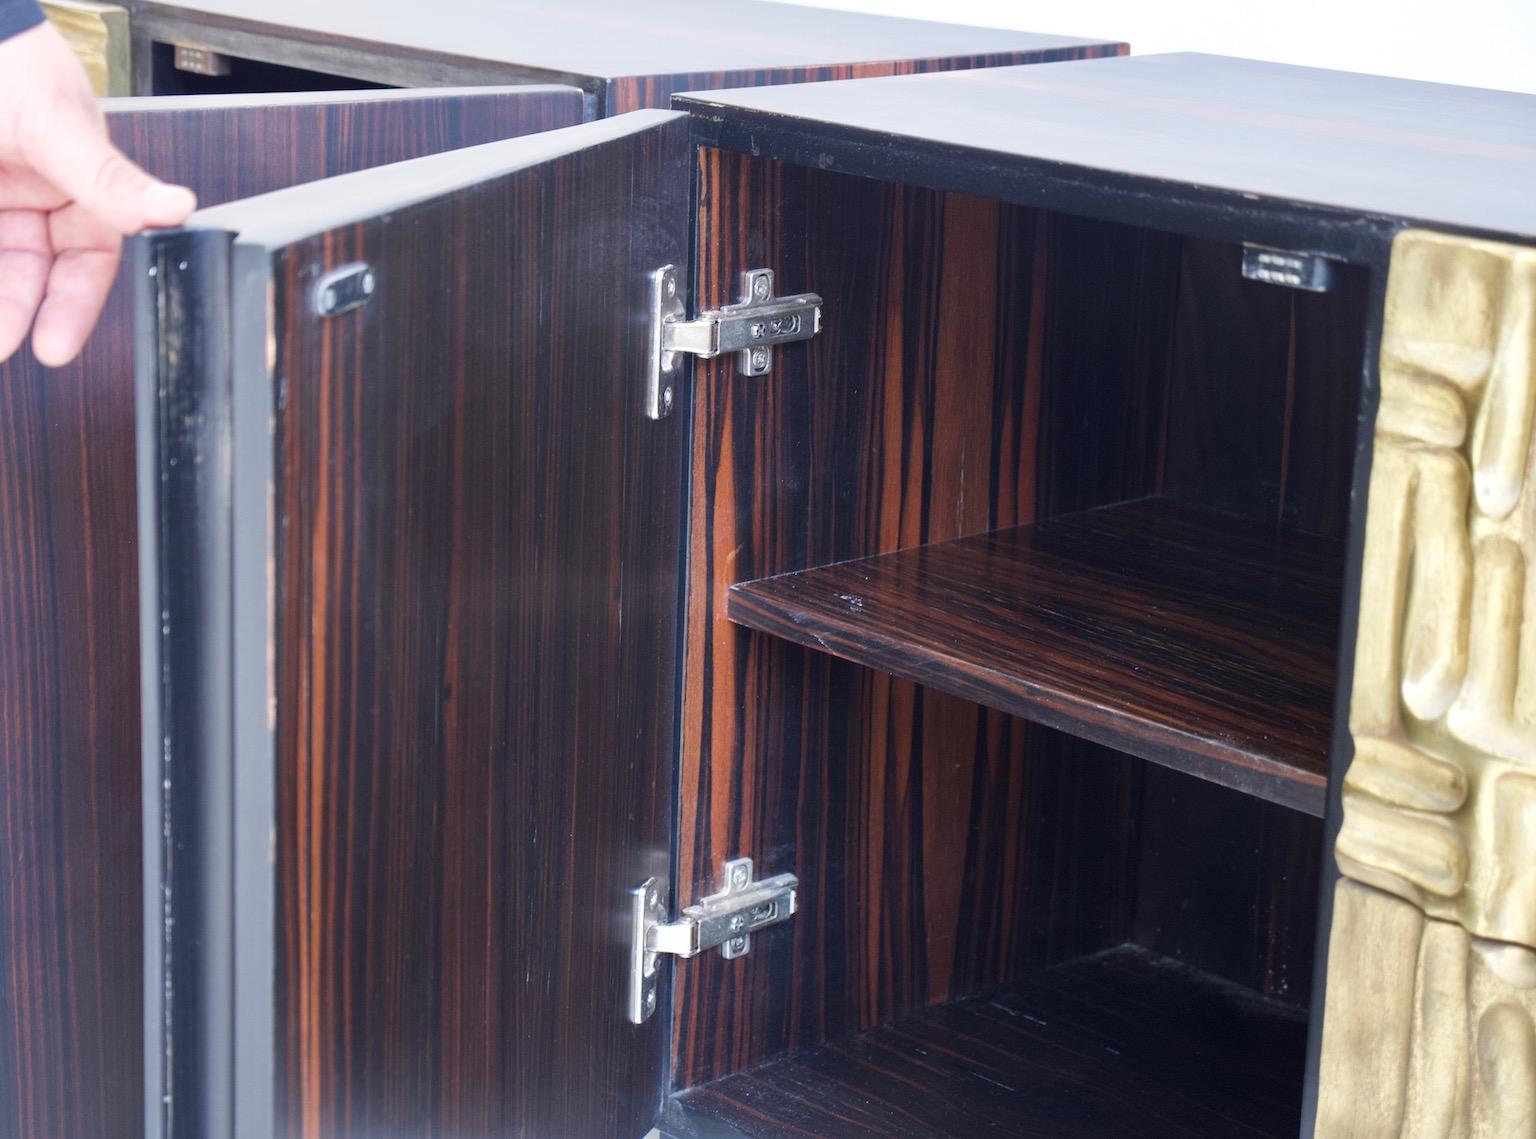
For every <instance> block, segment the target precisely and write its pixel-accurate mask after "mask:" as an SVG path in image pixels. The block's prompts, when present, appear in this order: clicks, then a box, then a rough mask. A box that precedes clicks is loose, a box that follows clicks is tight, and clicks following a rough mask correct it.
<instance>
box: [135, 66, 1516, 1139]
mask: <svg viewBox="0 0 1536 1139" xmlns="http://www.w3.org/2000/svg"><path fill="white" fill-rule="evenodd" d="M675 106H676V108H677V109H676V110H674V111H673V112H663V111H645V112H637V113H635V114H631V115H624V116H619V117H616V118H612V119H609V120H606V121H604V122H601V123H589V124H586V125H583V126H579V127H574V128H570V129H567V130H561V131H554V132H547V133H543V134H540V135H536V136H530V137H527V138H523V139H516V140H512V141H508V142H504V143H495V144H492V145H489V146H484V147H478V148H473V149H468V150H461V151H457V152H454V153H450V154H443V155H437V156H432V157H426V158H422V159H418V160H415V161H413V162H408V163H401V164H396V165H394V166H391V167H388V168H381V169H376V170H372V171H363V172H360V173H357V174H352V175H345V176H342V177H339V178H334V179H329V180H326V181H323V182H316V183H312V184H310V185H307V186H301V187H296V188H293V189H290V190H284V191H279V192H276V193H274V194H270V195H266V196H262V197H256V198H249V199H245V200H242V201H238V202H232V203H230V204H228V205H225V206H220V207H216V208H214V209H211V210H207V211H204V212H202V213H200V214H199V215H197V216H196V217H195V218H194V219H193V222H192V223H191V224H190V225H189V226H188V227H187V228H186V229H184V230H181V231H177V232H172V233H165V234H159V235H154V236H151V237H149V238H146V239H143V240H142V242H141V244H140V246H139V248H138V251H137V257H138V260H137V261H136V264H135V267H134V270H133V272H134V274H135V276H136V278H137V287H138V297H139V300H138V314H139V322H140V323H139V339H138V345H139V353H140V355H139V365H138V392H139V395H138V398H139V412H140V418H139V424H140V432H141V434H140V449H139V456H140V488H141V499H140V509H141V515H140V517H141V523H142V525H143V527H144V530H143V534H144V538H145V542H144V550H145V561H144V567H145V573H144V578H143V581H144V584H143V589H144V591H145V592H144V599H143V602H142V605H141V609H142V612H143V613H144V614H145V615H146V622H145V639H144V645H145V652H146V655H145V667H144V675H145V676H146V677H148V678H150V682H149V684H148V685H147V688H146V691H147V693H148V700H147V702H146V705H145V717H146V729H145V732H146V739H147V740H148V741H149V746H148V747H147V748H146V756H147V757H148V768H147V771H148V774H147V777H146V786H147V787H150V788H151V789H158V791H157V794H156V796H155V797H154V799H153V801H152V802H151V803H150V805H149V806H150V810H149V814H148V815H147V819H148V822H147V824H146V833H147V834H149V835H152V836H154V838H153V839H152V842H151V847H152V848H153V850H152V851H151V855H152V859H153V858H154V857H158V858H159V863H158V876H157V878H156V879H155V881H154V884H153V889H152V893H153V896H154V897H155V898H156V899H157V902H159V903H160V904H163V905H164V907H165V909H164V914H165V925H164V926H163V930H162V932H163V934H164V936H163V938H162V939H161V940H160V941H159V944H158V947H157V948H158V955H157V956H154V957H153V958H152V960H153V962H154V963H156V964H157V965H158V968H159V970H160V972H159V974H158V982H157V985H158V987H156V986H152V991H154V992H157V993H160V994H162V996H163V999H162V1001H161V1008H160V1012H161V1014H162V1016H161V1020H160V1022H159V1023H160V1026H161V1028H162V1029H163V1032H164V1037H163V1044H164V1052H163V1054H164V1056H165V1057H167V1062H166V1066H165V1067H164V1068H163V1069H162V1071H161V1075H162V1077H163V1078H164V1079H165V1081H166V1085H165V1090H164V1094H163V1103H164V1104H165V1112H164V1115H163V1117H162V1121H163V1122H164V1125H165V1127H166V1132H165V1133H166V1134H169V1135H172V1136H180V1135H193V1134H208V1133H211V1131H212V1128H211V1126H210V1125H209V1124H207V1123H206V1122H203V1121H206V1120H210V1119H212V1120H216V1121H217V1120H223V1121H225V1122H227V1125H228V1126H230V1127H232V1129H233V1134H235V1135H237V1136H240V1137H242V1139H244V1137H245V1136H260V1137H262V1139H266V1137H267V1136H269V1135H282V1136H304V1137H306V1139H321V1137H324V1136H333V1135H383V1134H391V1135H394V1134H435V1135H445V1136H482V1135H497V1136H502V1135H529V1136H554V1135H560V1136H604V1137H608V1136H639V1135H642V1134H644V1133H645V1132H646V1131H647V1129H649V1128H651V1127H652V1126H655V1127H657V1128H658V1129H659V1132H660V1133H661V1134H663V1135H668V1136H673V1137H688V1136H710V1135H715V1136H719V1135H747V1136H775V1137H776V1136H791V1135H796V1136H799V1135H817V1136H876V1135H878V1136H936V1135H942V1136H973V1135H978V1134H988V1133H992V1134H1008V1135H1024V1136H1079V1135H1094V1136H1104V1135H1136V1136H1147V1135H1169V1136H1188V1135H1200V1136H1207V1135H1235V1134H1245V1135H1274V1136H1291V1135H1295V1134H1297V1133H1298V1132H1301V1133H1306V1134H1313V1135H1317V1136H1321V1137H1325V1139H1342V1137H1359V1136H1381V1137H1387V1136H1399V1135H1437V1136H1438V1135H1444V1136H1477V1137H1489V1139H1492V1137H1495V1136H1498V1137H1501V1139H1502V1137H1506V1136H1512V1135H1519V1134H1524V1133H1526V1131H1528V1130H1529V1129H1530V1127H1531V1126H1532V1120H1533V1118H1536V1117H1533V1115H1532V1110H1533V1109H1532V1098H1531V1097H1532V1091H1533V1082H1536V1043H1533V1041H1536V1030H1533V1026H1532V1013H1533V1010H1536V1003H1533V997H1532V994H1533V992H1536V968H1533V962H1536V933H1533V929H1532V926H1531V923H1532V922H1533V921H1536V895H1533V890H1536V869H1533V866H1536V863H1533V859H1532V858H1531V843H1532V838H1531V834H1532V833H1533V832H1532V829H1531V822H1532V814H1531V812H1532V811H1533V810H1536V807H1533V806H1532V804H1533V803H1536V798H1533V797H1532V796H1533V794H1536V792H1533V791H1532V788H1533V787H1536V783H1533V782H1532V780H1533V775H1532V773H1531V767H1532V762H1533V760H1532V749H1533V747H1536V743H1533V740H1536V736H1533V730H1532V726H1531V720H1530V714H1531V713H1530V708H1529V703H1530V701H1529V699H1528V697H1529V693H1527V691H1526V688H1527V687H1528V685H1527V684H1526V679H1527V678H1526V676H1525V672H1524V670H1523V668H1522V667H1521V665H1522V660H1523V659H1524V657H1525V656H1526V655H1528V652H1529V645H1530V644H1531V643H1533V642H1532V636H1533V634H1532V633H1531V632H1530V631H1528V630H1527V628H1526V627H1525V625H1524V623H1523V619H1522V614H1523V612H1524V605H1525V600H1524V599H1525V597H1526V596H1527V585H1526V583H1525V570H1524V567H1525V559H1526V553H1525V551H1526V548H1527V539H1526V528H1527V525H1528V523H1527V519H1528V518H1529V517H1531V511H1532V509H1533V507H1532V503H1533V501H1536V500H1532V499H1531V498H1530V497H1529V495H1528V494H1527V491H1526V484H1527V472H1528V470H1529V467H1530V463H1531V455H1532V437H1531V420H1532V414H1533V411H1532V406H1531V404H1532V399H1533V398H1536V395H1533V393H1536V387H1533V379H1536V377H1533V363H1532V360H1533V357H1532V350H1533V349H1532V345H1533V335H1536V334H1533V328H1536V324H1533V321H1536V306H1533V296H1536V294H1533V289H1536V284H1533V281H1536V276H1533V274H1536V255H1533V254H1532V252H1531V251H1530V245H1529V243H1530V242H1531V240H1532V238H1533V236H1536V208H1533V206H1532V202H1531V198H1530V196H1529V193H1528V188H1529V186H1530V184H1531V175H1532V173H1533V172H1536V162H1533V159H1536V139H1533V130H1536V114H1533V109H1536V103H1533V101H1532V100H1531V99H1530V98H1528V97H1523V96H1515V95H1501V94H1497V93H1491V92H1482V91H1475V90H1469V89H1460V88H1446V87H1435V86H1431V85H1426V84H1418V83H1412V82H1406V81H1398V80H1387V79H1375V78H1368V77H1362V76H1354V75H1348V74H1343V73H1336V72H1323V71H1311V70H1305V69H1298V68H1290V67H1284V66H1279V65H1272V64H1261V63H1255V62H1249V61H1241V60H1228V59H1221V58H1215V57H1200V56H1149V57H1142V58H1132V59H1117V60H1105V61H1097V62H1084V63H1062V64H1053V65H1046V66H1042V67H1029V68H1004V69H995V70H987V71H973V72H957V73H952V74H943V75H932V76H915V77H898V78H885V79H867V80H858V81H852V82H842V83H829V84H818V85H806V86H799V87H794V86H786V87H777V88H762V89H755V90H740V91H728V92H712V93H696V94H693V95H688V96H683V97H680V98H679V99H678V100H676V103H675ZM155 851H158V855H156V854H155ZM220 1072H227V1073H231V1074H232V1076H231V1079H230V1080H229V1081H228V1083H227V1084H221V1083H220V1082H219V1080H218V1079H216V1078H212V1077H210V1075H209V1073H215V1074H217V1073H220ZM189 1089H190V1090H189ZM152 1098H153V1097H152ZM221 1113H222V1114H221ZM223 1125H224V1124H222V1123H221V1124H220V1126H223ZM199 1128H201V1130H199Z"/></svg>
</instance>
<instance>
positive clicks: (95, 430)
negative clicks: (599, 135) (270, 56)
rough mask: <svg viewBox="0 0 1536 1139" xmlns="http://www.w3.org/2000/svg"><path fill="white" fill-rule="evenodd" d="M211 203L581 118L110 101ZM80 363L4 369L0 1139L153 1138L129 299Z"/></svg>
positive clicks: (481, 103)
mask: <svg viewBox="0 0 1536 1139" xmlns="http://www.w3.org/2000/svg"><path fill="white" fill-rule="evenodd" d="M108 107H109V111H110V113H109V114H108V116H107V121H108V124H109V127H110V129H111V132H112V137H113V140H114V141H115V142H116V143H117V145H118V146H119V147H121V148H122V149H123V150H125V151H126V152H127V153H128V155H129V156H130V157H131V158H133V159H134V160H135V161H137V162H139V163H140V164H142V165H143V166H145V167H146V168H147V169H149V170H150V171H151V172H152V173H154V174H156V175H157V176H159V177H161V178H165V179H169V180H171V181H174V182H180V183H183V184H186V185H189V186H191V187H192V188H193V189H194V190H195V191H196V192H197V194H198V197H199V199H200V201H201V202H202V204H203V205H205V206H206V205H215V204H218V203H220V202H225V201H230V200H232V199H235V198H240V197H246V196H249V195H253V194H261V193H265V192H267V191H269V190H273V189H277V188H279V187H282V186H286V185H290V184H293V183H295V182H302V181H306V180H310V179H315V178H322V177H326V176H329V175H332V174H342V173H345V172H347V171H350V170H356V169H360V168H362V167H365V166H372V165H378V164H381V163H386V162H396V161H401V160H403V159H407V158H414V157H417V156H419V155H423V154H431V153H435V152H437V151H441V150H447V149H452V148H454V147H459V146H471V145H475V144H477V143H483V142H490V141H493V140H495V139H498V138H509V137H512V136H515V135H519V134H527V133H529V132H532V131H537V130H544V129H547V128H550V127H558V126H567V125H569V124H571V123H573V122H576V121H578V119H579V117H580V110H581V106H580V96H579V94H578V93H577V92H575V91H571V90H560V89H554V88H545V89H543V90H534V91H523V92H515V93H508V92H505V91H487V92H484V93H480V94H475V95H471V96H467V97H466V96H465V95H464V94H463V93H460V94H459V95H458V96H457V97H439V96H435V95H434V96H417V95H411V96H408V97H400V96H388V97H385V98H371V97H365V98H364V99H362V100H359V101H352V100H338V99H330V98H326V99H320V100H287V99H283V98H282V97H279V96H274V97H272V98H270V99H267V100H252V101H246V102H243V103H240V104H238V105H236V104H223V103H220V102H217V101H201V100H193V101H189V102H188V103H185V104H183V103H166V104H153V105H152V104H149V103H140V102H113V103H109V104H108ZM132 292H133V290H132V288H131V286H130V284H129V281H128V274H127V273H126V272H125V273H124V274H122V279H121V280H119V282H118V284H117V286H116V287H115V288H114V289H113V292H112V294H111V296H110V298H109V299H108V301H107V305H106V309H105V311H104V312H103V314H102V318H101V321H100V322H99V324H98V325H97V328H96V331H95V334H94V335H93V336H92V337H91V339H90V341H89V343H88V344H87V345H86V347H85V351H84V353H83V354H82V355H81V357H80V358H79V359H78V360H76V361H75V362H74V363H71V364H69V365H68V366H66V367H63V368H54V369H44V368H42V367H41V366H40V365H39V364H38V363H37V361H36V360H35V359H34V358H33V357H32V355H31V353H30V350H28V349H25V348H24V349H22V350H21V351H20V352H19V353H18V354H17V355H16V356H15V357H14V358H12V359H11V360H9V361H7V362H5V363H3V364H0V676H3V677H4V683H3V684H0V725H3V727H0V802H3V803H4V804H5V808H6V809H5V814H4V818H3V820H0V841H3V844H4V849H5V850H7V851H8V852H9V856H10V859H11V862H12V868H13V872H12V873H10V874H9V875H8V877H7V886H6V890H5V892H4V893H3V894H0V1025H3V1026H4V1028H3V1029H0V1135H6V1136H15V1137H17V1139H130V1137H136V1136H138V1135H140V1134H141V1133H142V1131H143V1119H144V1117H143V1106H142V1104H143V1087H142V1084H143V1078H144V1077H143V1064H142V1061H141V1057H142V1055H143V996H142V992H143V961H142V953H141V940H142V935H143V929H142V925H143V922H142V912H143V911H142V907H143V900H142V895H141V891H140V887H141V881H142V873H141V858H140V830H141V827H140V813H139V808H138V802H139V789H140V788H139V783H140V763H139V752H140V739H139V695H140V693H139V648H138V630H139V619H138V612H139V604H138V553H137V549H138V546H137V541H138V534H137V531H136V517H135V514H136V512H135V500H134V494H135V485H136V484H135V478H134V424H133V415H134V412H133V304H132Z"/></svg>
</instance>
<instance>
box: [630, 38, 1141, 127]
mask: <svg viewBox="0 0 1536 1139" xmlns="http://www.w3.org/2000/svg"><path fill="white" fill-rule="evenodd" d="M1125 51H1126V45H1125V44H1114V43H1101V44H1095V43H1085V44H1082V45H1079V46H1071V47H1066V46H1062V47H1053V48H1042V49H1038V50H1034V51H1008V52H997V53H993V54H989V55H960V56H936V57H933V58H929V59H897V60H882V61H879V62H871V63H845V64H837V65H830V66H823V67H778V68H770V69H758V70H753V71H699V72H693V73H691V74H686V75H638V76H626V77H624V78H621V79H614V80H612V81H611V82H610V83H609V84H608V90H607V99H608V106H607V108H606V113H607V114H609V115H621V114H623V113H624V112H625V111H638V110H640V109H641V108H643V107H666V106H667V105H668V103H669V101H670V100H671V98H672V96H673V95H675V94H677V93H678V92H680V91H724V90H728V89H730V88H734V87H768V86H772V85H775V84H779V83H823V82H826V81H828V80H834V79H865V78H869V77H871V76H877V75H917V74H921V73H924V72H929V71H964V70H967V69H969V68H973V67H1013V66H1017V65H1019V64H1024V63H1055V62H1057V61H1058V60H1066V59H1101V58H1103V57H1104V56H1112V55H1124V54H1125Z"/></svg>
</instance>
